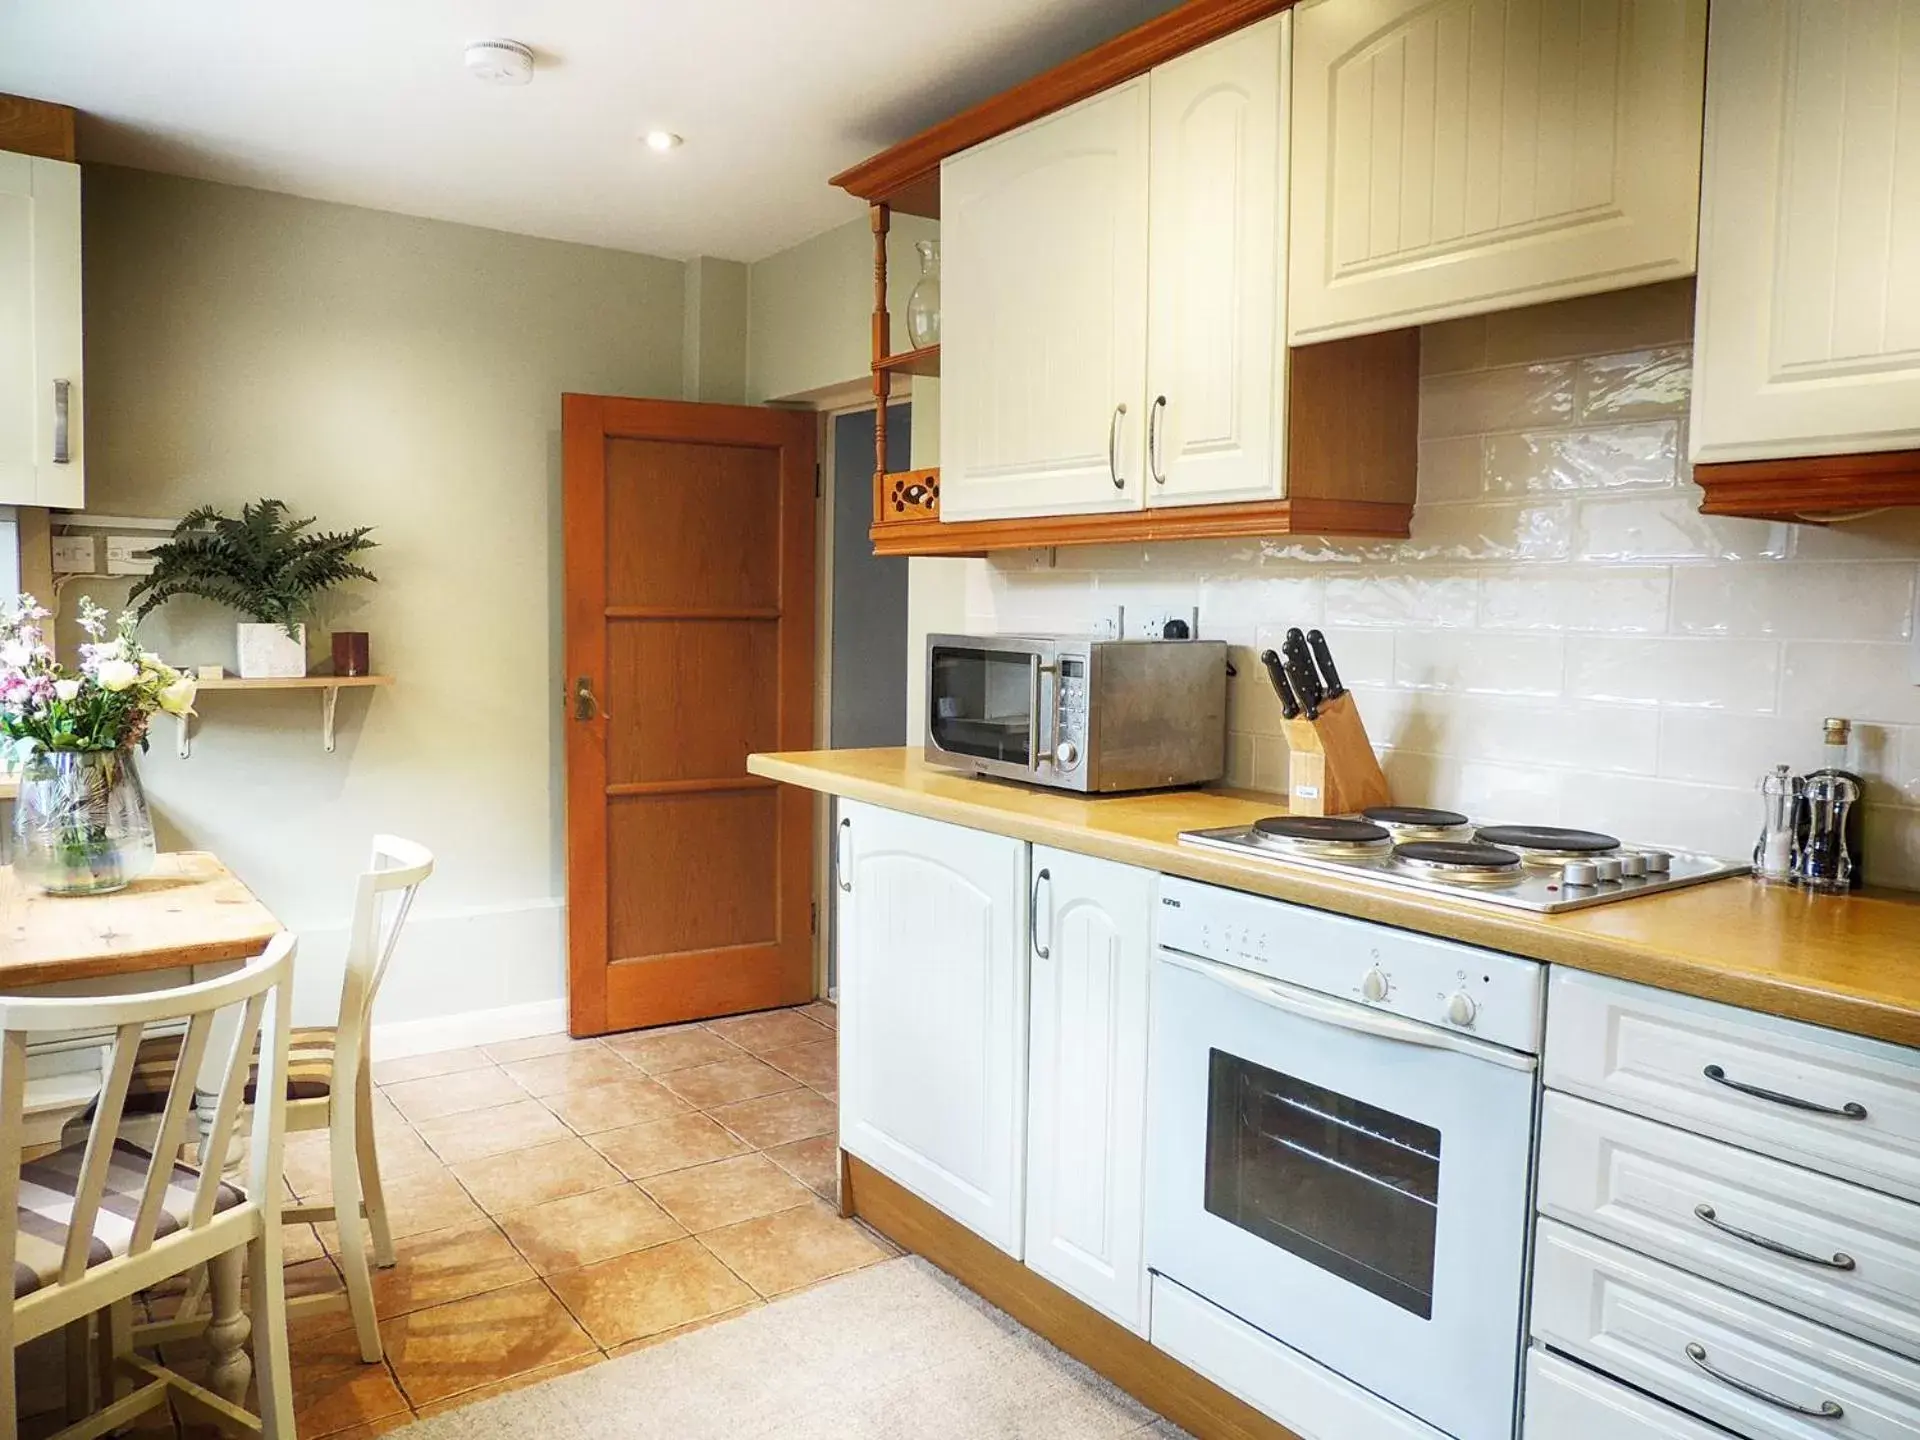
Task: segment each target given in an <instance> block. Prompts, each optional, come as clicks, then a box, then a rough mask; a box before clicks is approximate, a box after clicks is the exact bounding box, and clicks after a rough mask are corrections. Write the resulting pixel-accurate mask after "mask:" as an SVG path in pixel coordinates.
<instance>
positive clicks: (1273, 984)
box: [1160, 950, 1537, 1073]
mask: <svg viewBox="0 0 1920 1440" xmlns="http://www.w3.org/2000/svg"><path fill="white" fill-rule="evenodd" d="M1160 958H1161V959H1162V960H1164V961H1165V962H1166V963H1167V964H1169V965H1178V966H1179V967H1180V968H1181V969H1182V970H1191V971H1193V973H1194V974H1196V975H1199V976H1202V977H1204V978H1205V979H1208V980H1211V981H1213V982H1214V983H1215V984H1216V985H1224V986H1226V987H1227V988H1228V989H1229V990H1234V991H1238V992H1239V993H1240V994H1242V995H1245V996H1246V997H1248V998H1249V999H1251V1000H1258V1001H1259V1002H1260V1003H1261V1004H1262V1005H1270V1006H1272V1007H1273V1008H1274V1009H1275V1010H1284V1011H1285V1012H1286V1013H1287V1014H1289V1015H1297V1016H1299V1017H1300V1018H1301V1019H1303V1020H1313V1021H1317V1022H1318V1023H1320V1024H1322V1025H1332V1026H1334V1027H1335V1028H1336V1029H1340V1030H1351V1031H1353V1032H1355V1033H1356V1034H1360V1035H1371V1036H1374V1037H1375V1038H1376V1039H1380V1040H1396V1041H1399V1042H1400V1043H1402V1044H1406V1045H1422V1046H1425V1047H1426V1048H1428V1049H1430V1050H1451V1051H1453V1052H1454V1053H1455V1054H1458V1055H1470V1056H1472V1057H1473V1058H1474V1059H1476V1060H1490V1061H1492V1062H1493V1063H1494V1064H1496V1065H1504V1066H1505V1067H1506V1068H1507V1069H1509V1070H1522V1071H1526V1072H1529V1073H1531V1072H1532V1071H1533V1070H1534V1069H1535V1068H1536V1066H1537V1062H1536V1061H1535V1060H1534V1058H1533V1056H1531V1055H1521V1054H1519V1053H1518V1052H1516V1051H1512V1050H1504V1049H1502V1048H1501V1047H1500V1046H1498V1045H1493V1044H1490V1043H1488V1042H1487V1041H1485V1040H1475V1039H1473V1038H1472V1037H1471V1036H1467V1035H1456V1034H1454V1033H1453V1032H1452V1031H1450V1030H1441V1029H1439V1028H1437V1027H1435V1026H1432V1025H1421V1024H1419V1023H1417V1022H1415V1021H1412V1020H1402V1019H1401V1018H1400V1017H1399V1016H1398V1015H1389V1014H1386V1013H1385V1012H1383V1011H1378V1010H1370V1009H1368V1008H1367V1007H1366V1006H1364V1005H1356V1004H1354V1003H1353V1002H1352V1001H1350V1000H1336V999H1335V998H1333V997H1332V996H1331V995H1317V994H1315V993H1314V992H1313V991H1311V990H1302V989H1301V988H1300V987H1299V986H1297V985H1289V984H1287V983H1286V982H1285V981H1281V980H1266V979H1262V978H1261V977H1260V976H1258V975H1254V974H1250V973H1248V972H1247V971H1244V970H1235V969H1233V968H1232V967H1231V966H1227V965H1216V964H1214V963H1213V962H1212V961H1210V960H1196V959H1194V958H1193V957H1192V956H1190V955H1180V954H1176V953H1175V952H1174V951H1171V950H1162V951H1161V952H1160Z"/></svg>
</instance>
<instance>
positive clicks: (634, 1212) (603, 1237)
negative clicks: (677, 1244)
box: [500, 1185, 687, 1275]
mask: <svg viewBox="0 0 1920 1440" xmlns="http://www.w3.org/2000/svg"><path fill="white" fill-rule="evenodd" d="M500 1228H501V1229H502V1230H504V1231H506V1232H507V1238H508V1239H509V1240H511V1241H512V1242H513V1243H514V1245H515V1246H516V1247H517V1248H518V1249H519V1251H520V1253H521V1254H522V1255H524V1256H525V1257H526V1258H527V1260H528V1262H529V1263H531V1264H532V1266H533V1268H534V1271H535V1272H536V1273H537V1274H541V1275H551V1274H552V1273H553V1272H554V1271H556V1270H576V1269H578V1268H579V1267H580V1266H582V1265H592V1264H596V1263H598V1262H599V1261H601V1260H611V1259H612V1258H613V1257H614V1256H616V1255H625V1254H627V1253H629V1252H630V1251H634V1250H645V1249H647V1248H649V1247H650V1246H654V1245H663V1244H665V1243H666V1242H667V1241H669V1240H678V1239H680V1238H681V1237H682V1236H684V1235H685V1234H686V1233H687V1232H686V1229H685V1227H684V1226H682V1225H681V1224H680V1223H679V1222H678V1221H677V1220H675V1219H674V1218H673V1217H672V1216H670V1215H668V1214H667V1212H666V1211H664V1210H662V1209H661V1208H660V1207H659V1206H658V1205H656V1204H654V1202H653V1201H652V1200H651V1199H650V1198H648V1197H647V1196H646V1195H645V1194H644V1193H642V1192H641V1191H640V1190H639V1189H638V1188H637V1187H636V1186H633V1185H613V1186H609V1187H608V1188H607V1189H605V1190H590V1191H588V1192H587V1193H586V1194H584V1195H569V1196H567V1197H566V1198H565V1199H564V1200H549V1201H547V1202H546V1203H545V1204H544V1205H534V1206H530V1207H528V1208H527V1209H525V1210H509V1211H508V1212H507V1213H506V1214H504V1215H502V1216H500Z"/></svg>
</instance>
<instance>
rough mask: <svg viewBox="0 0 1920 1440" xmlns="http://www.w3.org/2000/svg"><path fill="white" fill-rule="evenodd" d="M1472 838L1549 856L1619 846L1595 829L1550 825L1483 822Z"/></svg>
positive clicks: (1574, 853)
mask: <svg viewBox="0 0 1920 1440" xmlns="http://www.w3.org/2000/svg"><path fill="white" fill-rule="evenodd" d="M1473 838H1474V839H1475V840H1478V841H1479V842H1481V843H1482V844H1484V845H1510V846H1512V847H1513V848H1514V849H1515V850H1536V851H1540V852H1542V853H1546V854H1552V855H1597V854H1600V853H1601V852H1603V851H1607V850H1618V849H1619V848H1620V842H1619V841H1618V840H1616V839H1614V838H1613V836H1611V835H1602V834H1600V833H1599V832H1598V831H1597V830H1562V829H1559V828H1557V827H1555V826H1552V825H1482V826H1481V827H1480V828H1479V829H1478V830H1476V831H1474V832H1473Z"/></svg>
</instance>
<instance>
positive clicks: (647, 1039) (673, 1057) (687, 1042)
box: [605, 1025, 743, 1075]
mask: <svg viewBox="0 0 1920 1440" xmlns="http://www.w3.org/2000/svg"><path fill="white" fill-rule="evenodd" d="M605 1044H606V1047H607V1049H609V1050H611V1051H613V1052H614V1053H615V1054H616V1055H619V1056H620V1057H621V1058H622V1059H624V1060H625V1061H627V1063H628V1064H630V1065H634V1066H637V1067H639V1068H640V1069H642V1070H644V1071H646V1072H647V1073H648V1074H649V1075H664V1074H666V1073H667V1072H668V1071H670V1070H690V1069H692V1068H693V1067H694V1066H696V1065H715V1064H718V1063H719V1062H720V1061H722V1060H738V1059H739V1058H740V1056H741V1054H742V1053H743V1052H742V1051H741V1050H740V1048H739V1047H738V1046H735V1045H729V1044H728V1043H727V1042H726V1041H725V1040H722V1039H721V1038H720V1037H719V1036H718V1035H715V1034H714V1033H713V1032H712V1031H710V1030H707V1029H704V1028H703V1027H701V1026H698V1025H687V1026H680V1027H677V1028H675V1029H672V1030H636V1031H634V1032H632V1033H631V1034H627V1035H613V1036H609V1037H608V1038H607V1040H606V1042H605Z"/></svg>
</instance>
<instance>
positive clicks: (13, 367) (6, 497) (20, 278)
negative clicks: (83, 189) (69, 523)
mask: <svg viewBox="0 0 1920 1440" xmlns="http://www.w3.org/2000/svg"><path fill="white" fill-rule="evenodd" d="M81 396H82V386H81V374H80V167H79V166H78V165H72V164H69V163H67V162H66V161H64V160H46V159H42V158H40V157H39V156H31V155H16V154H14V153H12V152H10V151H0V504H8V505H45V506H54V507H58V508H61V509H78V508H79V507H80V506H82V505H83V504H85V503H86V472H85V468H84V467H85V454H84V451H83V449H82V443H81Z"/></svg>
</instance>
